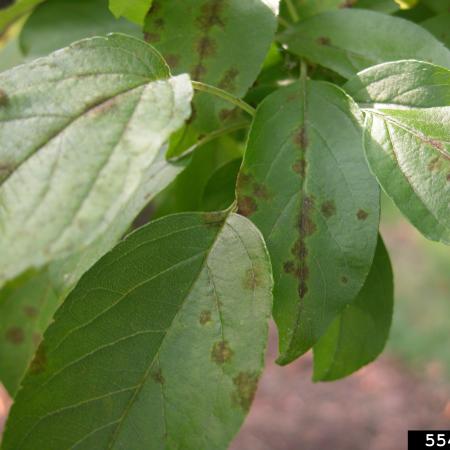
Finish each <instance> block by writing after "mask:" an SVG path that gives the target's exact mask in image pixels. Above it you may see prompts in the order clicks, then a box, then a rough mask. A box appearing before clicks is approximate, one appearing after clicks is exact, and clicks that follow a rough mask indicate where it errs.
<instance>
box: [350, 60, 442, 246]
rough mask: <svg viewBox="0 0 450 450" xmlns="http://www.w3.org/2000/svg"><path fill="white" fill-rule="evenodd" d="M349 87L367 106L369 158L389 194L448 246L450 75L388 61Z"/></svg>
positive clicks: (421, 226) (425, 231)
mask: <svg viewBox="0 0 450 450" xmlns="http://www.w3.org/2000/svg"><path fill="white" fill-rule="evenodd" d="M346 89H347V91H348V92H349V93H350V94H351V95H352V96H353V97H354V98H355V99H356V100H357V101H358V102H360V103H361V104H362V105H363V106H364V111H365V114H366V131H365V137H364V146H365V150H366V155H367V159H368V162H369V165H370V167H371V170H372V171H373V173H374V174H375V176H376V177H377V179H378V181H379V183H380V184H381V186H382V187H383V189H384V191H385V192H386V194H387V195H388V196H389V197H391V198H392V200H393V201H394V202H395V204H396V205H397V207H398V208H399V209H400V210H401V211H402V212H403V214H404V215H405V216H406V217H407V218H408V219H409V220H410V221H411V223H412V224H413V225H414V226H415V227H417V228H418V230H419V231H420V232H421V233H423V234H424V235H425V236H426V237H428V238H429V239H432V240H436V241H441V242H444V243H446V244H449V243H450V128H449V126H448V124H449V123H450V71H449V70H448V69H445V68H442V67H437V66H434V65H432V64H428V63H424V62H418V61H399V62H393V63H386V64H381V65H379V66H375V67H372V68H370V69H367V70H365V71H363V72H361V73H359V74H358V75H357V76H356V77H354V78H353V79H352V80H350V81H349V82H348V83H347V85H346Z"/></svg>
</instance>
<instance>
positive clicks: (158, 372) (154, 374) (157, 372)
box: [152, 369, 166, 384]
mask: <svg viewBox="0 0 450 450" xmlns="http://www.w3.org/2000/svg"><path fill="white" fill-rule="evenodd" d="M152 378H153V380H154V381H156V382H157V383H158V384H164V383H165V382H166V380H165V379H164V377H163V374H162V372H161V369H158V370H155V371H154V372H152Z"/></svg>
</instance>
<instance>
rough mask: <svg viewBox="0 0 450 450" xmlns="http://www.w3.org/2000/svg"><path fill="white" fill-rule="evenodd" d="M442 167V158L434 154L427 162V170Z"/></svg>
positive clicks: (435, 169)
mask: <svg viewBox="0 0 450 450" xmlns="http://www.w3.org/2000/svg"><path fill="white" fill-rule="evenodd" d="M441 167H442V159H441V158H440V157H439V156H436V157H435V158H433V159H432V160H431V161H430V162H429V163H428V170H429V171H430V172H435V171H438V170H439V169H440V168H441Z"/></svg>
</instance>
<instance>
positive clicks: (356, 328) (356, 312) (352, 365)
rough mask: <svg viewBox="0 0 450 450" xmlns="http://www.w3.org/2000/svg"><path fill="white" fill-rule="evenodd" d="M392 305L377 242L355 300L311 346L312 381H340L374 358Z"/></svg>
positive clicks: (388, 272)
mask: <svg viewBox="0 0 450 450" xmlns="http://www.w3.org/2000/svg"><path fill="white" fill-rule="evenodd" d="M393 303H394V283H393V274H392V267H391V262H390V260H389V255H388V253H387V251H386V248H385V246H384V243H383V241H382V239H381V238H380V239H379V241H378V246H377V250H376V253H375V258H374V261H373V265H372V268H371V269H370V272H369V275H368V277H367V280H366V282H365V283H364V286H363V288H362V289H361V291H360V293H359V294H358V297H356V299H355V300H354V301H353V302H352V303H351V304H350V305H348V306H347V307H346V308H345V309H344V311H343V312H342V313H341V314H340V315H339V316H338V317H337V318H336V319H335V320H334V322H333V323H332V324H331V326H330V328H329V329H328V330H327V332H326V333H325V334H324V336H322V338H321V339H320V340H319V342H318V343H317V344H316V345H315V346H314V380H315V381H332V380H337V379H339V378H343V377H345V376H347V375H350V374H351V373H353V372H355V371H357V370H358V369H360V368H361V367H363V366H365V365H366V364H369V363H370V362H372V361H373V360H374V359H375V358H377V357H378V356H379V355H380V353H381V352H382V351H383V349H384V346H385V345H386V341H387V339H388V336H389V330H390V327H391V322H392V310H393Z"/></svg>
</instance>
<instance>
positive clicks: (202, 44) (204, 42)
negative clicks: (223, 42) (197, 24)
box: [196, 36, 216, 60]
mask: <svg viewBox="0 0 450 450" xmlns="http://www.w3.org/2000/svg"><path fill="white" fill-rule="evenodd" d="M196 48H197V53H198V56H199V57H200V60H203V59H205V58H209V57H211V56H214V55H215V53H216V41H215V40H214V39H212V38H211V37H209V36H202V37H201V38H200V39H199V40H198V42H197V47H196Z"/></svg>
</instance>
